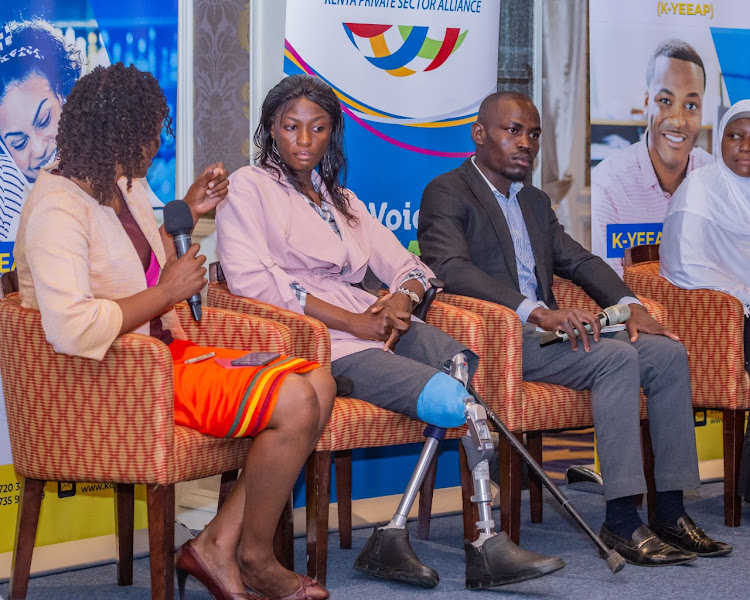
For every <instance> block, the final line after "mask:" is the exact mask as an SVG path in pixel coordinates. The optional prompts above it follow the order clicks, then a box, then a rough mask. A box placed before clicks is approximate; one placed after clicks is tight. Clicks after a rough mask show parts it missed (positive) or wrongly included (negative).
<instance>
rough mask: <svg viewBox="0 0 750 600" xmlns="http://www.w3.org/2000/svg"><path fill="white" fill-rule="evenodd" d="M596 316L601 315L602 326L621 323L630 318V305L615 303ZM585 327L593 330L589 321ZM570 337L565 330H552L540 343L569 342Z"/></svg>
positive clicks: (546, 344)
mask: <svg viewBox="0 0 750 600" xmlns="http://www.w3.org/2000/svg"><path fill="white" fill-rule="evenodd" d="M596 316H597V317H599V325H601V326H602V327H606V326H607V325H619V324H620V323H624V322H625V321H627V320H628V319H629V318H630V307H629V306H628V305H627V304H615V305H614V306H609V307H607V308H605V309H604V310H603V311H602V312H600V313H599V314H598V315H596ZM584 328H585V329H586V331H588V332H589V333H591V332H592V329H591V325H590V324H589V323H584ZM573 331H575V332H576V333H578V330H577V329H574V330H573ZM568 339H569V338H568V334H567V333H565V332H564V331H551V332H549V333H545V334H544V335H543V336H542V339H541V340H540V342H539V345H540V346H549V345H550V344H559V343H560V342H567V341H568Z"/></svg>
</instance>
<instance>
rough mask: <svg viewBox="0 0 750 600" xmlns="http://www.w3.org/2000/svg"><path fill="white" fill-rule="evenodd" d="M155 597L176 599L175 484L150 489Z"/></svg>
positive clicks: (150, 528) (152, 572) (148, 498)
mask: <svg viewBox="0 0 750 600" xmlns="http://www.w3.org/2000/svg"><path fill="white" fill-rule="evenodd" d="M146 504H147V507H148V547H149V550H150V551H151V598H152V599H153V600H174V485H153V484H152V485H148V486H146Z"/></svg>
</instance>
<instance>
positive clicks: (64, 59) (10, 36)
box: [0, 19, 82, 103]
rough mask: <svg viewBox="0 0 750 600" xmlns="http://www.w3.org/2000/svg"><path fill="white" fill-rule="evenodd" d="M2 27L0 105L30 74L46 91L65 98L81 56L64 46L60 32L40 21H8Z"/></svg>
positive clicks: (78, 71) (73, 48)
mask: <svg viewBox="0 0 750 600" xmlns="http://www.w3.org/2000/svg"><path fill="white" fill-rule="evenodd" d="M5 28H6V30H7V34H6V35H7V38H6V43H5V48H4V49H3V52H0V103H1V102H2V101H3V98H5V94H6V93H7V91H8V88H9V87H11V86H13V85H17V84H19V83H23V82H24V81H26V80H27V79H28V78H29V77H31V76H32V75H39V76H40V77H44V78H45V79H46V80H47V81H48V82H49V86H50V89H52V91H53V92H54V93H55V94H57V95H58V96H60V97H61V98H65V96H67V95H68V92H70V90H71V88H72V87H73V84H74V83H75V82H76V79H78V77H79V76H80V74H81V64H82V58H81V53H80V52H79V51H78V50H77V49H76V47H75V45H68V44H67V43H66V42H65V38H63V35H62V33H61V32H60V30H59V29H57V28H56V27H54V26H53V25H52V24H51V23H49V22H47V21H45V20H44V19H31V20H28V21H11V22H9V23H6V24H5ZM7 40H10V42H8V41H7Z"/></svg>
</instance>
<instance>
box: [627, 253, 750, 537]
mask: <svg viewBox="0 0 750 600" xmlns="http://www.w3.org/2000/svg"><path fill="white" fill-rule="evenodd" d="M656 258H657V259H658V253H657V255H656ZM625 282H626V283H627V284H628V285H629V286H630V287H631V288H632V289H633V290H634V291H635V292H636V293H638V294H643V295H645V296H648V297H649V298H653V299H654V300H656V301H658V302H659V303H661V304H663V305H664V307H665V308H666V309H667V310H668V311H669V326H670V327H671V328H672V330H673V331H674V332H675V333H676V334H677V335H679V336H680V339H681V340H682V342H683V343H684V344H685V346H686V347H687V349H688V350H689V351H690V357H689V362H690V383H691V385H692V388H693V406H694V407H695V408H706V409H714V410H720V411H722V415H723V420H724V524H725V525H727V526H728V527H738V526H739V525H740V517H741V513H742V510H741V502H740V497H739V496H738V495H737V478H738V476H739V465H740V457H741V455H742V440H743V434H744V430H745V411H746V410H747V409H748V408H750V377H748V374H747V373H746V372H745V353H744V349H743V331H744V326H745V325H744V313H743V309H742V304H741V303H740V301H739V300H737V299H736V298H734V297H733V296H730V295H729V294H724V293H722V292H717V291H713V290H700V289H699V290H684V289H681V288H678V287H676V286H674V285H672V284H671V283H669V281H667V280H666V279H664V278H663V277H661V276H660V275H659V262H658V260H656V261H653V260H652V261H649V262H643V263H639V264H634V265H631V266H627V267H626V268H625Z"/></svg>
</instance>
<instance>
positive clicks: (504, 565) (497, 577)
mask: <svg viewBox="0 0 750 600" xmlns="http://www.w3.org/2000/svg"><path fill="white" fill-rule="evenodd" d="M464 549H465V551H466V587H467V588H469V589H470V590H478V589H480V588H488V587H495V586H498V585H507V584H509V583H520V582H521V581H528V580H529V579H536V578H537V577H542V576H543V575H548V574H549V573H553V572H554V571H558V570H560V569H562V568H563V567H564V566H565V563H564V562H563V559H562V558H560V557H558V556H545V555H544V554H537V553H536V552H529V551H528V550H524V549H523V548H519V547H518V546H516V544H514V543H513V541H512V540H511V539H510V538H509V537H508V536H507V535H506V534H505V533H503V532H501V533H498V534H497V535H495V536H492V537H491V538H490V539H488V540H487V541H486V542H485V543H484V544H483V545H482V546H481V547H480V548H477V547H475V546H473V545H472V544H469V543H467V544H466V545H465V546H464Z"/></svg>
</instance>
